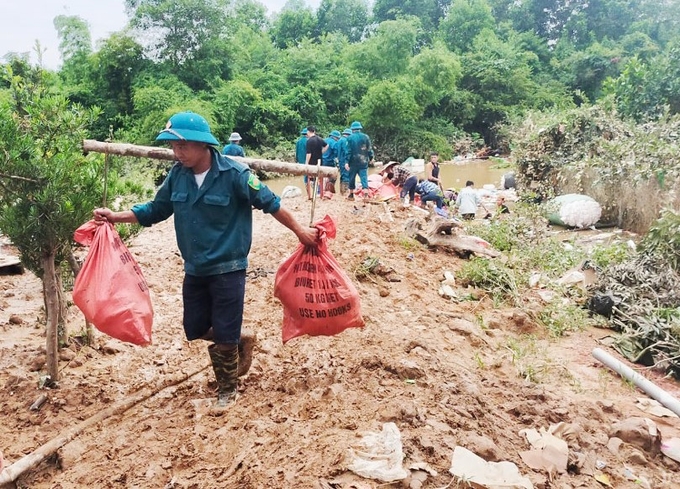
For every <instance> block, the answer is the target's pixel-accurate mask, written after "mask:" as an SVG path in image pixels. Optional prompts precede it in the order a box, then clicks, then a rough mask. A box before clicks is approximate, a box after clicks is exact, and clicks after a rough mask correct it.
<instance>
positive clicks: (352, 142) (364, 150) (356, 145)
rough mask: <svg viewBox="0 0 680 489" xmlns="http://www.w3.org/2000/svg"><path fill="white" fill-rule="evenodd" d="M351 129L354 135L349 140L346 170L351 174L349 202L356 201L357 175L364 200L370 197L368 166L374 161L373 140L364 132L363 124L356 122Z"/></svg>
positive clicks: (351, 125)
mask: <svg viewBox="0 0 680 489" xmlns="http://www.w3.org/2000/svg"><path fill="white" fill-rule="evenodd" d="M349 128H350V129H351V130H352V134H351V135H350V136H349V137H348V138H347V163H345V169H346V170H347V171H348V172H349V195H348V196H347V199H348V200H354V191H355V189H356V185H357V182H356V180H357V175H359V180H360V181H361V188H362V190H363V194H364V198H367V197H368V164H369V163H370V162H371V161H372V160H373V156H374V155H373V146H372V145H371V139H370V138H369V137H368V136H367V135H366V134H364V133H363V132H362V130H363V128H364V127H363V126H362V125H361V122H359V121H354V122H352V124H350V126H349Z"/></svg>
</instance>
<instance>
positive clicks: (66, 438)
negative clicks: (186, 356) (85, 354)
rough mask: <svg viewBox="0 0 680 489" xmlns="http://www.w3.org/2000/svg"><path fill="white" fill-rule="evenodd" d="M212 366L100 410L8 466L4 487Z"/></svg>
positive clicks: (0, 476)
mask: <svg viewBox="0 0 680 489" xmlns="http://www.w3.org/2000/svg"><path fill="white" fill-rule="evenodd" d="M208 367H209V365H208V366H205V367H202V368H200V369H199V370H196V371H194V372H192V373H189V374H187V373H182V374H177V375H175V376H173V377H169V378H167V379H165V380H163V381H161V382H159V383H158V384H157V385H156V386H155V387H149V388H146V389H142V390H141V391H139V392H137V393H136V394H134V395H133V396H132V397H130V398H128V399H123V400H122V401H119V402H117V403H116V404H114V405H113V406H110V407H108V408H106V409H104V410H103V411H99V412H98V413H97V414H95V415H94V416H92V417H90V418H88V419H86V420H84V421H83V422H81V423H79V424H77V425H76V426H73V427H71V428H69V429H67V430H66V431H65V432H63V433H61V434H60V435H59V436H57V437H56V438H53V439H52V440H50V441H49V442H47V443H45V444H44V445H41V446H40V447H38V448H37V449H36V450H35V451H33V452H31V453H29V454H28V455H26V456H25V457H23V458H21V459H19V460H17V461H16V462H14V463H13V464H12V465H9V466H7V467H5V469H4V470H3V471H2V472H0V487H5V486H7V485H9V484H11V483H13V482H15V481H16V480H17V479H18V478H19V477H20V476H21V475H22V474H23V473H25V472H26V471H28V470H29V469H32V468H34V467H36V466H37V465H38V464H40V462H42V461H43V460H45V459H47V458H48V457H50V456H51V455H52V454H53V453H54V452H56V451H57V450H59V449H60V448H61V447H63V446H64V445H66V444H67V443H68V442H70V441H71V440H73V439H74V438H75V437H76V436H78V435H79V434H80V433H82V432H83V431H85V430H86V429H88V428H91V427H92V426H94V425H96V424H98V423H101V422H104V421H106V420H108V419H110V418H112V417H113V416H118V415H121V414H123V413H124V412H125V411H127V410H128V409H130V408H131V407H133V406H135V405H137V404H139V403H141V402H144V401H146V400H147V399H149V398H151V397H153V396H155V395H156V394H158V393H159V392H161V391H163V390H165V389H168V388H170V387H174V386H176V385H178V384H181V383H182V382H185V381H187V380H189V379H190V378H192V377H194V376H195V375H198V374H199V373H201V372H203V371H204V370H206V369H207V368H208Z"/></svg>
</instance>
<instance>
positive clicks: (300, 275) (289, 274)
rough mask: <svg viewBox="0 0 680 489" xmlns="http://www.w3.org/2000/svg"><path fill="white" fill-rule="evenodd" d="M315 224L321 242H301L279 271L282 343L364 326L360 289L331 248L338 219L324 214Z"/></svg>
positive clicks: (276, 291) (276, 286) (277, 291)
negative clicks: (312, 243) (314, 243)
mask: <svg viewBox="0 0 680 489" xmlns="http://www.w3.org/2000/svg"><path fill="white" fill-rule="evenodd" d="M314 227H316V228H317V229H318V230H319V238H320V239H319V244H318V245H316V246H304V245H302V244H300V245H298V247H297V249H296V250H295V251H294V252H293V254H292V255H291V256H290V257H288V259H287V260H286V261H284V262H283V263H282V264H281V266H280V267H279V269H278V270H277V272H276V279H275V281H274V296H275V297H277V298H278V299H279V300H280V301H281V303H282V304H283V342H284V343H285V342H287V341H288V340H290V339H292V338H295V337H297V336H302V335H306V334H307V335H310V336H319V335H325V336H331V335H336V334H338V333H340V332H342V331H344V330H345V329H347V328H361V327H363V326H364V320H363V318H362V317H361V304H360V298H359V292H357V289H356V287H354V284H353V283H352V282H351V280H350V279H349V277H348V276H347V274H346V273H345V272H344V271H343V270H342V267H340V264H339V263H338V262H337V261H336V259H335V258H334V257H333V255H331V253H330V251H328V244H327V241H328V239H329V238H335V231H336V228H335V222H334V221H333V219H332V218H331V217H330V216H326V217H324V218H323V219H322V220H320V221H319V222H317V223H316V224H315V225H314Z"/></svg>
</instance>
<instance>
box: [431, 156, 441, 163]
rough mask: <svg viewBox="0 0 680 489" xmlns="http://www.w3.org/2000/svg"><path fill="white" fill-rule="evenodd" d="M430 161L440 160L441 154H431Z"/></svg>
mask: <svg viewBox="0 0 680 489" xmlns="http://www.w3.org/2000/svg"><path fill="white" fill-rule="evenodd" d="M430 161H431V162H432V163H437V162H438V161H439V155H431V156H430Z"/></svg>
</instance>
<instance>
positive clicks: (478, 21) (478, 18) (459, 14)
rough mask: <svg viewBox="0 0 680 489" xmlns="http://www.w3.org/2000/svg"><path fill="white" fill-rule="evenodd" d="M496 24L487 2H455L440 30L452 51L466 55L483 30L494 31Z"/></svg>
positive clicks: (483, 0)
mask: <svg viewBox="0 0 680 489" xmlns="http://www.w3.org/2000/svg"><path fill="white" fill-rule="evenodd" d="M495 24H496V22H495V19H494V18H493V14H492V12H491V6H490V5H489V4H488V3H487V1H486V0H453V3H452V4H451V7H450V8H449V11H448V13H447V14H446V18H445V19H444V20H443V21H442V23H441V25H440V26H439V30H440V32H441V35H442V38H443V39H444V42H445V43H446V45H447V46H448V47H449V49H451V51H454V52H457V53H464V52H466V51H469V50H470V48H471V47H472V41H473V39H474V38H475V37H477V35H478V34H479V33H480V32H482V30H483V29H493V28H494V26H495Z"/></svg>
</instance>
